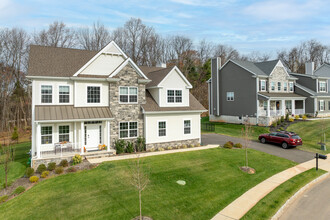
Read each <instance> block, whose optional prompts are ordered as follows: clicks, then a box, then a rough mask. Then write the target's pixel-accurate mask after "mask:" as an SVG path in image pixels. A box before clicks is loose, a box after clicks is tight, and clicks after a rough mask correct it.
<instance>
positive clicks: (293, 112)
mask: <svg viewBox="0 0 330 220" xmlns="http://www.w3.org/2000/svg"><path fill="white" fill-rule="evenodd" d="M291 104H292V106H291V108H292V114H293V115H295V114H296V105H295V100H291Z"/></svg>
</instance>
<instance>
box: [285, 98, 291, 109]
mask: <svg viewBox="0 0 330 220" xmlns="http://www.w3.org/2000/svg"><path fill="white" fill-rule="evenodd" d="M285 109H289V110H292V101H291V100H285Z"/></svg>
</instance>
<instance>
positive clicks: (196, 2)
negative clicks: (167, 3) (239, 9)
mask: <svg viewBox="0 0 330 220" xmlns="http://www.w3.org/2000/svg"><path fill="white" fill-rule="evenodd" d="M171 1H172V2H175V3H179V4H183V5H190V6H201V7H203V6H204V7H209V6H211V7H215V6H228V5H231V4H233V3H234V2H236V0H221V1H219V0H208V1H205V0H171Z"/></svg>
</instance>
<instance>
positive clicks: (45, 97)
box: [41, 86, 53, 103]
mask: <svg viewBox="0 0 330 220" xmlns="http://www.w3.org/2000/svg"><path fill="white" fill-rule="evenodd" d="M52 102H53V87H52V86H41V103H52Z"/></svg>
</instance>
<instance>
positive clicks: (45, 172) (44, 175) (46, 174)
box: [40, 170, 49, 178]
mask: <svg viewBox="0 0 330 220" xmlns="http://www.w3.org/2000/svg"><path fill="white" fill-rule="evenodd" d="M48 175H49V171H48V170H46V171H44V172H42V174H41V175H40V177H41V178H46V177H47V176H48Z"/></svg>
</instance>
